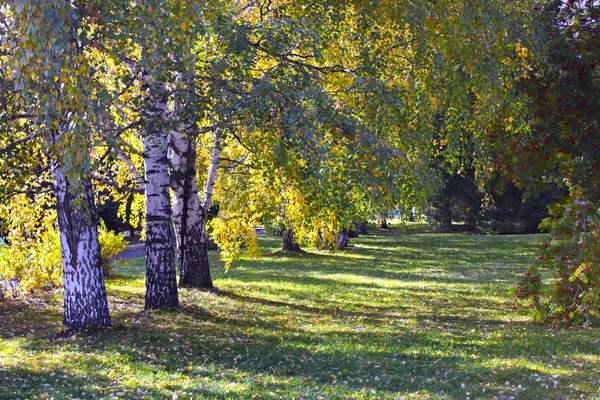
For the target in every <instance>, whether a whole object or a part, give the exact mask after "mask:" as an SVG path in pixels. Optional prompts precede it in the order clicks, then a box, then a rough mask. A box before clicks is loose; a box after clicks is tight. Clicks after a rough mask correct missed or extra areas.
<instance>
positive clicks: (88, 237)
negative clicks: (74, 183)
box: [52, 161, 111, 332]
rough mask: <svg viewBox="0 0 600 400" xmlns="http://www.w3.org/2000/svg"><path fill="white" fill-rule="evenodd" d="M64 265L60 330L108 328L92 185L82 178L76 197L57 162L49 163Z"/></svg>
mask: <svg viewBox="0 0 600 400" xmlns="http://www.w3.org/2000/svg"><path fill="white" fill-rule="evenodd" d="M52 172H53V176H54V191H55V194H56V206H57V215H58V228H59V234H60V246H61V255H62V264H63V283H64V313H63V328H64V329H66V331H67V332H72V331H79V330H81V329H84V328H85V327H88V326H96V327H103V326H110V324H111V323H110V316H109V311H108V302H107V300H106V288H105V286H104V274H103V272H102V264H101V261H100V244H99V243H98V225H97V217H96V215H95V210H94V200H93V195H92V185H91V183H90V181H89V179H85V178H82V180H81V181H80V182H79V184H80V185H81V188H80V189H81V190H78V191H77V192H80V194H77V195H75V194H74V193H72V192H71V189H70V188H69V182H68V180H67V178H66V176H65V174H64V173H63V171H62V170H61V168H60V165H59V164H58V162H56V161H53V162H52Z"/></svg>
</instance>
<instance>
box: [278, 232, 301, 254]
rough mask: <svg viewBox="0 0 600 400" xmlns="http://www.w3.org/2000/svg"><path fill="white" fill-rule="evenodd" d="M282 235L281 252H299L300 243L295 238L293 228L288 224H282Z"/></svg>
mask: <svg viewBox="0 0 600 400" xmlns="http://www.w3.org/2000/svg"><path fill="white" fill-rule="evenodd" d="M282 237H283V249H282V250H283V252H286V253H301V252H302V249H301V248H300V244H298V240H297V239H296V235H295V234H294V230H293V229H292V228H290V227H288V226H284V228H283V229H282Z"/></svg>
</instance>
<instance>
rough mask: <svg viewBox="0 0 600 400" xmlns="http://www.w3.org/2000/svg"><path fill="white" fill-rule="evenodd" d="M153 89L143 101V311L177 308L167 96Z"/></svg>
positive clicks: (160, 88) (157, 88)
mask: <svg viewBox="0 0 600 400" xmlns="http://www.w3.org/2000/svg"><path fill="white" fill-rule="evenodd" d="M146 78H147V77H146ZM147 80H148V79H147ZM156 86H157V87H151V85H146V91H147V93H148V95H147V96H146V97H145V98H144V105H143V110H142V122H143V127H144V138H143V156H144V173H145V180H146V304H145V308H146V309H154V308H171V307H177V306H178V305H179V299H178V294H177V276H176V269H175V246H174V245H175V240H174V234H173V227H172V226H171V203H170V193H169V190H170V176H169V160H168V158H167V150H168V138H169V134H168V131H167V128H166V126H165V122H166V120H167V117H168V112H167V96H166V88H165V87H164V85H161V84H159V85H156Z"/></svg>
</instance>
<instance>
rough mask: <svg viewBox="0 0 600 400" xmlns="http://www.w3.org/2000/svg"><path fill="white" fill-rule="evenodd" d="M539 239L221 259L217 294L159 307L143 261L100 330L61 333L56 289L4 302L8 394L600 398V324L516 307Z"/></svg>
mask: <svg viewBox="0 0 600 400" xmlns="http://www.w3.org/2000/svg"><path fill="white" fill-rule="evenodd" d="M263 241H264V244H265V245H266V246H267V247H269V246H270V247H271V249H270V250H269V249H267V250H266V251H265V252H269V251H274V250H276V248H277V247H278V246H279V241H278V240H277V239H274V238H265V239H263ZM535 249H536V236H533V235H529V236H475V235H463V234H448V235H440V234H432V233H414V232H412V233H411V232H406V233H398V232H385V233H377V234H374V235H369V236H363V237H361V238H359V239H353V240H352V248H350V249H349V250H348V251H344V252H335V253H331V252H310V253H307V254H306V255H304V256H301V257H296V258H287V257H284V258H277V257H276V256H270V257H269V256H264V257H262V258H260V259H258V260H243V261H240V262H238V263H237V264H235V265H234V267H233V269H232V270H231V271H230V272H228V273H225V272H224V271H223V268H222V263H221V262H220V261H218V259H217V255H216V254H213V255H212V266H213V273H214V278H215V284H216V286H217V287H218V290H216V291H212V292H207V291H193V290H181V291H180V302H181V304H182V306H181V308H180V309H178V310H175V311H163V312H144V311H143V304H144V277H143V260H141V259H136V260H135V263H134V265H133V266H131V267H129V268H128V269H123V270H120V271H117V272H118V275H117V276H116V277H115V278H113V279H110V280H109V281H108V282H107V285H108V294H109V302H110V306H111V311H112V318H113V325H114V326H113V329H111V330H108V331H106V332H100V333H96V334H93V335H83V334H80V335H77V336H74V337H70V338H63V339H55V338H54V336H55V335H56V333H57V331H58V329H59V327H60V322H61V299H60V293H59V292H55V293H47V294H44V295H40V296H36V297H34V298H31V299H29V300H28V301H12V300H11V301H4V302H0V398H2V399H17V398H20V399H31V398H40V399H41V398H54V399H71V398H80V399H90V398H157V399H176V398H178V399H188V398H194V399H196V398H198V399H202V398H207V399H213V398H218V399H250V398H259V399H280V398H283V399H294V398H295V399H403V398H407V399H412V398H418V399H426V398H431V399H467V398H471V399H494V398H497V399H579V398H600V330H597V329H593V330H584V331H580V330H579V329H577V328H571V329H564V328H554V329H549V328H548V327H544V326H540V325H538V324H536V323H533V322H530V321H529V320H528V319H527V317H526V316H525V315H524V314H522V313H519V312H514V311H512V310H511V309H510V306H511V304H512V301H511V296H510V295H509V294H508V293H507V291H508V289H509V288H510V287H511V286H512V285H513V284H514V283H515V282H516V280H517V278H518V277H519V276H520V275H521V273H522V272H523V271H524V270H525V268H526V266H527V264H528V263H529V262H530V261H531V260H532V259H534V258H535Z"/></svg>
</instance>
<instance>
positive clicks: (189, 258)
mask: <svg viewBox="0 0 600 400" xmlns="http://www.w3.org/2000/svg"><path fill="white" fill-rule="evenodd" d="M190 131H191V132H190V134H189V135H186V134H185V133H182V132H173V133H172V134H171V139H172V140H171V147H170V152H169V158H170V161H171V171H172V175H171V188H172V189H173V195H174V198H173V224H174V226H175V237H176V239H177V253H178V256H179V286H181V287H194V288H207V289H210V288H212V287H213V282H212V279H211V276H210V268H209V262H208V242H207V237H206V211H205V209H204V208H203V207H202V205H201V204H200V197H199V196H198V184H197V182H196V136H197V134H198V132H197V127H196V125H195V123H194V124H193V126H192V127H191V129H190Z"/></svg>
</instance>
